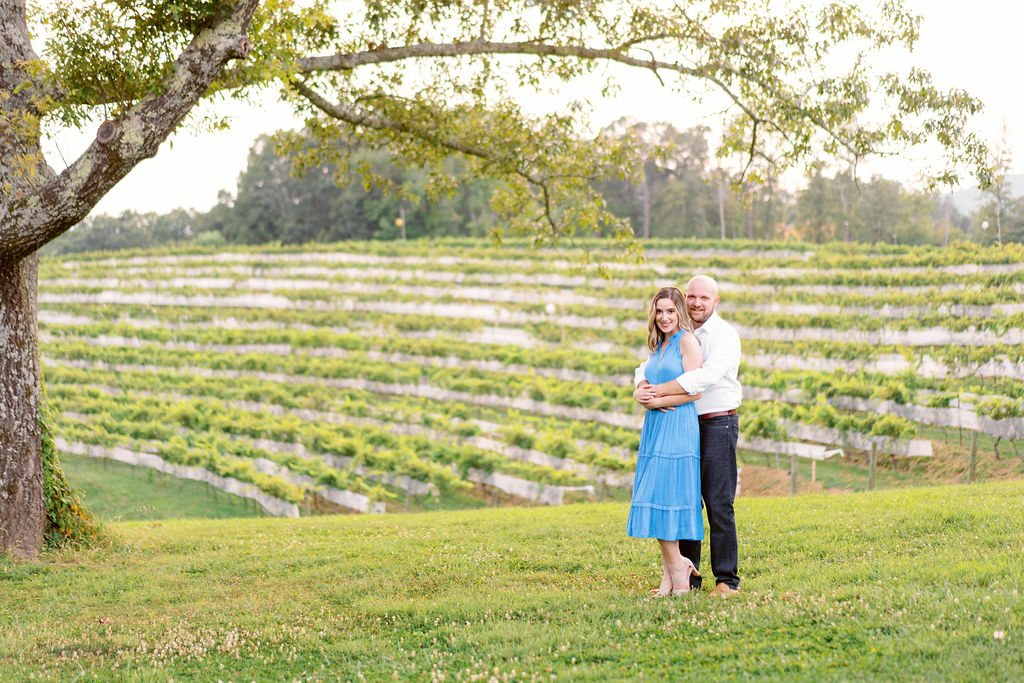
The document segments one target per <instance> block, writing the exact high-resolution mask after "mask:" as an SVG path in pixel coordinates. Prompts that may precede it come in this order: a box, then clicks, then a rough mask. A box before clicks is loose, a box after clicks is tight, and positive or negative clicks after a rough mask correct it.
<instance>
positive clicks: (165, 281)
mask: <svg viewBox="0 0 1024 683" xmlns="http://www.w3.org/2000/svg"><path fill="white" fill-rule="evenodd" d="M587 246H589V247H590V248H592V249H594V250H596V251H595V253H596V254H597V255H598V256H600V255H601V254H602V252H601V249H602V245H600V244H590V245H587ZM607 256H608V259H607V262H606V266H605V272H606V276H602V275H601V274H598V273H594V272H589V271H580V270H579V269H578V268H577V267H576V264H577V263H578V261H577V258H578V255H577V254H576V253H574V252H564V251H563V252H540V253H535V252H530V251H528V250H526V249H525V248H524V247H523V246H522V245H516V244H511V245H506V246H505V247H503V248H501V249H497V250H496V249H494V248H492V247H490V246H489V245H487V244H485V243H483V242H465V241H443V242H436V241H435V242H409V243H348V244H339V245H327V246H305V247H291V248H284V247H260V248H249V249H234V250H227V251H223V250H222V251H216V252H213V251H202V250H191V251H181V252H177V253H174V252H160V253H130V254H117V255H111V254H94V255H87V256H84V257H83V256H78V257H76V258H74V259H69V260H64V261H61V260H45V261H44V262H43V263H42V264H41V267H40V287H39V308H40V312H39V323H40V345H41V352H42V355H43V365H44V373H45V380H46V384H47V390H48V394H49V399H50V402H51V404H52V405H53V406H54V408H55V413H56V415H57V418H56V419H57V425H56V427H57V430H56V431H57V434H58V435H60V440H59V442H58V446H59V447H60V448H61V449H62V450H63V451H65V452H67V453H86V454H89V455H93V456H98V457H108V458H115V459H119V460H122V461H125V462H131V463H133V464H138V465H145V466H149V467H156V468H158V469H162V470H164V471H167V472H170V473H171V474H174V475H175V476H178V477H184V478H192V479H200V480H203V481H207V482H208V483H210V484H211V485H213V486H216V487H218V488H222V489H224V490H227V491H230V492H232V493H235V494H237V495H242V496H245V497H248V498H251V499H253V500H255V501H256V502H257V503H258V504H259V505H260V506H261V507H262V508H263V509H264V510H265V511H266V512H268V513H270V514H275V515H285V516H297V515H299V514H310V513H318V512H348V511H355V512H371V513H372V512H384V511H392V510H394V511H397V510H403V509H423V508H427V509H431V508H438V507H467V506H478V505H482V504H497V503H503V504H509V503H522V504H527V503H529V504H560V503H564V502H567V501H571V500H577V499H606V498H613V499H627V498H628V496H629V486H630V484H631V478H632V466H633V465H632V460H633V452H634V449H635V448H636V446H637V441H638V433H639V432H638V427H639V424H640V421H641V418H642V416H641V411H640V409H639V408H638V407H637V406H636V405H635V404H634V403H633V401H632V399H631V392H632V385H631V374H632V369H633V367H635V365H636V364H637V362H638V361H639V360H640V359H641V358H642V357H644V356H645V355H646V354H645V352H644V350H643V340H644V336H645V334H644V329H645V323H646V321H645V317H646V305H647V303H646V299H647V297H649V296H650V295H651V294H652V293H653V292H654V291H655V289H656V288H657V287H659V286H662V285H664V284H682V283H685V281H686V280H687V279H688V278H689V277H690V276H691V275H692V274H694V273H697V272H705V273H708V274H710V275H712V276H714V277H716V278H717V279H718V280H719V282H720V284H721V289H722V300H723V301H722V304H721V305H720V309H719V310H720V312H721V314H722V315H723V317H725V318H726V319H728V320H730V321H731V322H733V323H735V324H736V325H737V327H738V328H739V330H740V334H741V337H742V339H743V343H744V362H743V366H742V368H741V376H740V379H741V381H742V382H743V384H744V390H745V398H744V404H743V408H742V417H741V429H742V431H743V436H742V437H741V447H742V450H743V452H742V457H743V459H744V461H745V462H746V466H745V468H744V475H743V482H744V485H745V486H747V487H748V489H747V490H748V492H758V491H762V490H768V489H771V486H772V482H773V481H774V482H775V484H777V486H776V489H777V488H778V486H782V484H779V481H781V480H779V477H780V476H781V477H782V478H783V479H785V477H786V476H787V475H785V474H783V473H782V470H776V469H775V468H776V466H780V467H784V468H786V469H787V470H788V468H789V467H790V464H789V462H788V461H789V459H790V458H792V459H793V461H794V463H795V462H796V460H797V459H798V458H799V459H800V461H801V463H802V464H798V465H797V469H798V474H799V477H800V479H801V482H802V484H801V485H802V486H805V487H806V486H808V485H810V486H811V487H812V488H813V486H817V487H819V488H820V487H822V486H823V485H824V486H826V487H831V488H836V487H840V488H841V487H845V488H863V487H865V486H867V485H868V480H867V474H866V472H867V469H866V467H867V463H868V458H869V455H868V453H869V452H870V451H871V450H872V449H873V448H874V450H876V452H877V453H878V454H879V455H880V456H885V457H883V458H881V463H880V465H879V467H880V470H879V473H878V477H879V483H898V482H899V481H904V480H914V481H919V480H921V479H922V478H926V479H927V478H931V479H938V480H945V481H953V480H960V479H963V478H966V477H969V476H975V473H974V472H971V473H969V472H968V470H969V469H970V468H971V467H972V465H971V463H972V460H971V458H970V455H969V454H970V451H971V447H972V445H976V450H977V458H976V465H975V466H976V467H977V472H978V473H980V474H983V475H985V476H1019V475H1020V474H1021V459H1020V455H1022V453H1021V451H1020V448H1019V446H1018V445H1017V443H1016V440H1019V439H1021V438H1022V437H1024V344H1022V342H1024V250H1022V249H1021V248H1020V247H1004V248H1000V249H995V248H980V247H974V246H969V245H958V246H957V247H956V248H950V249H945V250H942V249H925V248H914V249H911V248H898V247H891V248H890V247H884V246H881V247H879V246H876V247H865V246H854V245H843V246H825V247H816V246H809V245H800V244H790V243H786V244H775V243H754V242H749V243H736V242H723V243H717V244H708V243H701V244H697V243H694V242H653V243H652V245H651V248H650V249H649V251H648V257H649V261H648V262H647V263H643V264H625V263H617V262H614V260H613V259H612V258H611V255H610V254H607ZM972 433H973V434H978V435H980V438H979V439H978V441H977V444H974V441H973V439H972V438H971V435H972ZM840 453H841V454H842V456H843V457H842V458H841V459H838V458H837V457H832V459H831V460H828V461H827V462H823V461H824V460H825V458H828V457H830V456H838V455H840ZM779 455H782V456H785V461H783V462H782V464H781V465H779V457H778V456H779ZM819 462H820V465H819V464H817V463H819ZM811 463H814V464H815V465H816V466H815V467H814V468H813V475H812V474H811V472H812V467H811ZM811 477H813V478H814V479H815V480H816V481H815V482H814V484H811V482H810V481H809V479H810V478H811ZM773 478H774V479H773ZM776 480H779V481H776ZM766 482H767V483H766ZM872 483H873V482H872ZM759 487H760V488H759ZM784 488H785V487H784Z"/></svg>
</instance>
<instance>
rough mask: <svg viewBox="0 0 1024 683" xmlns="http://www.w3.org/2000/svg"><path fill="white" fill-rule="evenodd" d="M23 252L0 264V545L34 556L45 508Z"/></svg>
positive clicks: (29, 275) (31, 297)
mask: <svg viewBox="0 0 1024 683" xmlns="http://www.w3.org/2000/svg"><path fill="white" fill-rule="evenodd" d="M37 264H38V259H37V257H36V256H34V255H33V256H29V257H27V258H24V259H22V260H21V261H19V262H17V263H15V264H13V265H8V266H0V549H2V550H3V551H5V552H8V553H10V554H12V555H15V556H17V557H24V558H29V559H34V558H35V557H37V556H38V555H39V550H40V548H42V545H43V525H44V523H45V519H46V512H45V508H44V505H43V469H42V462H41V460H40V452H39V449H40V443H39V396H40V388H39V386H40V385H39V353H38V350H37V349H38V346H37V328H36V271H37Z"/></svg>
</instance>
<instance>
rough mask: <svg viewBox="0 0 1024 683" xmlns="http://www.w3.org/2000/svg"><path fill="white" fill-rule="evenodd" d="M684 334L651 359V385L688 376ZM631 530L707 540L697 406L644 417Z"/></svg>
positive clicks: (662, 536)
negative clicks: (683, 355) (682, 341)
mask: <svg viewBox="0 0 1024 683" xmlns="http://www.w3.org/2000/svg"><path fill="white" fill-rule="evenodd" d="M684 334H688V332H686V331H685V330H680V331H679V332H676V333H675V334H674V335H672V336H671V337H669V340H668V343H667V344H665V345H664V348H659V349H656V350H655V351H654V352H653V353H652V354H651V356H650V358H649V359H648V361H647V369H646V370H645V376H646V378H647V381H648V382H650V383H651V384H661V383H662V382H667V381H669V380H671V379H675V378H676V377H678V376H679V375H681V374H683V361H682V358H681V357H680V353H679V340H680V339H681V338H682V336H683V335H684ZM626 531H627V533H628V534H629V535H630V536H634V537H636V538H658V539H661V540H663V541H676V540H679V539H689V540H700V539H703V538H704V523H703V519H702V517H701V502H700V428H699V426H698V425H697V410H696V408H694V405H693V402H692V401H691V402H690V403H686V404H684V405H681V406H676V409H675V410H669V411H667V412H664V413H663V412H661V411H658V410H648V411H646V412H645V413H644V425H643V429H642V430H641V432H640V450H639V452H638V453H637V456H636V474H635V476H634V479H633V502H632V505H630V508H629V519H628V520H627V522H626Z"/></svg>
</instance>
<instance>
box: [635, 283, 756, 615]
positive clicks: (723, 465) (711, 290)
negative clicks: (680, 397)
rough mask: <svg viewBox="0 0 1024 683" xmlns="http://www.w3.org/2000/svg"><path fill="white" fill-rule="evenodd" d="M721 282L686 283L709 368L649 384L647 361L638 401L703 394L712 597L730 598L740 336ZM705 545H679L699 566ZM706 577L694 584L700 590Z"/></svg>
mask: <svg viewBox="0 0 1024 683" xmlns="http://www.w3.org/2000/svg"><path fill="white" fill-rule="evenodd" d="M719 301H720V298H719V296H718V284H717V283H716V282H715V281H714V280H713V279H712V278H710V277H708V276H707V275H697V276H696V277H694V278H692V279H691V280H690V281H689V282H688V283H687V284H686V310H687V312H688V313H689V315H690V320H691V321H693V326H694V334H695V335H696V337H697V340H698V341H699V342H700V348H701V355H702V356H703V357H704V365H703V366H702V367H700V368H698V369H697V370H694V371H692V372H687V373H685V374H683V375H680V376H679V377H678V378H676V379H674V380H670V381H668V382H665V383H664V384H656V385H653V386H652V385H650V384H648V383H647V381H646V380H645V379H644V368H645V367H646V363H644V364H642V365H641V366H640V367H639V368H637V369H636V374H635V376H634V380H635V383H636V384H637V388H636V391H635V392H634V394H633V397H634V398H635V399H636V400H637V402H638V403H640V404H641V405H644V404H646V403H647V402H649V401H650V400H652V399H653V398H655V397H658V396H668V395H671V394H683V393H686V394H703V397H702V398H700V399H698V400H697V401H695V402H694V405H695V407H696V408H697V419H698V420H699V424H700V489H701V497H702V498H703V499H704V509H705V510H706V511H707V515H708V526H709V527H710V528H711V534H710V541H711V570H712V572H713V573H714V575H715V582H716V585H715V589H714V590H713V591H712V595H715V596H721V597H726V596H728V595H730V594H733V593H736V592H737V591H738V590H739V585H740V578H739V576H738V574H737V569H738V563H739V552H738V548H737V542H736V516H735V514H734V512H733V501H734V499H735V496H736V440H737V438H738V437H739V416H738V415H737V413H736V410H737V408H739V406H740V400H741V398H742V389H741V387H740V383H739V380H738V379H737V377H736V374H737V372H738V370H739V366H740V336H739V333H737V332H736V329H735V328H734V327H733V326H732V325H730V324H729V323H727V322H725V321H724V320H722V319H721V318H720V317H719V316H718V314H716V313H715V306H717V305H718V302H719ZM700 548H701V542H700V541H686V540H682V541H679V551H680V552H681V553H682V554H683V556H684V557H687V558H689V560H690V561H691V562H693V564H694V566H696V567H697V568H698V569H699V568H700ZM700 584H701V579H700V578H699V577H692V578H691V580H690V585H691V587H693V588H700Z"/></svg>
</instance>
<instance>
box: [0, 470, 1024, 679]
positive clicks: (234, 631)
mask: <svg viewBox="0 0 1024 683" xmlns="http://www.w3.org/2000/svg"><path fill="white" fill-rule="evenodd" d="M737 516H738V523H739V531H740V539H741V574H742V576H743V579H744V581H743V584H742V593H741V594H740V595H739V596H738V597H736V598H733V599H730V600H727V601H721V600H715V599H712V598H710V597H709V596H708V594H707V590H708V589H709V588H710V586H705V591H704V592H703V593H701V594H698V595H690V596H686V597H680V598H674V599H666V600H655V599H651V598H648V597H646V593H647V590H648V589H649V588H651V587H653V586H654V585H655V583H656V580H657V578H658V573H659V571H660V570H659V569H658V567H659V562H658V558H657V557H656V555H655V552H654V543H653V542H652V541H646V540H636V539H629V538H626V537H625V535H624V525H625V517H626V507H625V506H624V505H623V504H619V503H606V504H579V505H568V506H562V507H557V508H502V509H487V510H476V511H451V512H434V513H425V514H409V515H388V516H379V515H378V516H365V515H360V516H353V515H348V516H333V517H309V518H301V519H234V520H209V521H164V522H134V523H127V522H126V523H120V524H116V525H113V526H112V530H113V532H114V535H115V536H116V537H117V539H118V540H117V542H116V543H115V544H114V545H113V546H111V547H109V548H103V549H98V550H95V551H90V552H85V553H78V554H60V555H53V556H49V557H47V558H46V559H45V561H43V562H40V563H30V564H23V563H13V562H10V561H8V560H0V590H2V592H3V597H4V599H3V601H2V602H0V679H3V680H26V679H29V678H30V677H35V678H42V679H65V680H70V679H72V678H75V677H85V678H91V677H92V676H93V675H96V676H98V677H99V678H101V679H112V678H127V679H140V678H142V679H151V678H157V679H161V680H162V679H167V678H172V677H173V678H175V679H182V678H194V679H197V680H216V679H222V680H250V679H259V680H293V679H294V680H359V679H363V678H367V679H370V680H383V679H393V678H397V679H407V680H408V679H415V680H427V679H430V680H449V681H451V680H551V679H552V678H553V679H556V680H568V679H572V680H625V679H629V680H635V679H638V678H640V677H641V676H643V677H649V678H656V679H665V678H672V679H677V680H678V679H697V678H698V677H699V678H701V679H704V680H707V679H708V678H709V677H712V678H724V677H726V676H738V677H754V678H769V679H785V680H865V679H867V680H870V679H885V680H891V679H893V678H898V679H904V680H924V679H932V680H993V679H995V680H1014V679H1018V680H1019V679H1020V678H1021V677H1022V676H1024V654H1022V653H1024V607H1022V602H1021V599H1020V594H1021V591H1022V590H1024V538H1022V536H1021V529H1022V528H1024V487H1022V486H1021V485H1020V484H1019V483H997V484H984V485H975V486H950V487H931V488H919V489H909V488H906V489H892V490H887V491H879V492H873V493H858V494H851V495H846V496H830V495H806V496H800V497H798V498H774V499H772V498H761V499H741V500H739V501H737ZM705 553H706V551H705ZM705 561H706V557H705ZM666 667H668V668H666Z"/></svg>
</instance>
